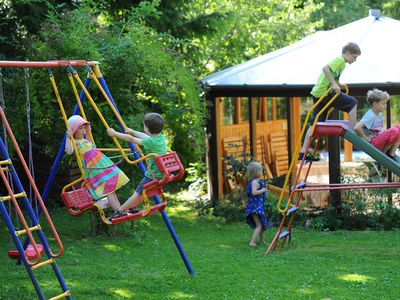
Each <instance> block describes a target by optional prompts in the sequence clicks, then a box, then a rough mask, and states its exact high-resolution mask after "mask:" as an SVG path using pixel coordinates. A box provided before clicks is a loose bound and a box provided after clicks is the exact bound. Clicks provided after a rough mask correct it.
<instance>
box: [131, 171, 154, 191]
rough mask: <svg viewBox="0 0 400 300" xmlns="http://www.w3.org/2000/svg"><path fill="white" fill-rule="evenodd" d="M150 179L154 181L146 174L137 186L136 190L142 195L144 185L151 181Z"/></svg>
mask: <svg viewBox="0 0 400 300" xmlns="http://www.w3.org/2000/svg"><path fill="white" fill-rule="evenodd" d="M150 181H153V179H150V178H147V177H146V176H144V177H143V178H142V181H140V183H139V185H138V186H137V187H136V190H135V192H136V193H138V194H139V195H140V194H141V193H142V192H143V188H144V185H145V184H146V183H149V182H150Z"/></svg>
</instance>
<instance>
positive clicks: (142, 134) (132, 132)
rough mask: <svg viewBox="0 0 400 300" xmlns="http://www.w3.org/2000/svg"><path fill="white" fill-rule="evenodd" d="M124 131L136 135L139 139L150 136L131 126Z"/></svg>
mask: <svg viewBox="0 0 400 300" xmlns="http://www.w3.org/2000/svg"><path fill="white" fill-rule="evenodd" d="M126 133H127V134H130V135H133V136H134V137H137V138H139V139H147V138H149V137H150V136H149V135H147V134H146V133H144V132H141V131H137V130H133V129H131V128H128V129H127V130H126Z"/></svg>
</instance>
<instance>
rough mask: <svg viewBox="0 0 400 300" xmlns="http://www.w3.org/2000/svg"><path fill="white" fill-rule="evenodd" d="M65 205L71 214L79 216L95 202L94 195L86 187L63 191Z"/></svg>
mask: <svg viewBox="0 0 400 300" xmlns="http://www.w3.org/2000/svg"><path fill="white" fill-rule="evenodd" d="M61 197H62V199H63V202H64V205H65V207H66V208H67V211H68V213H69V214H70V215H72V216H74V217H77V216H80V215H81V214H83V213H84V211H85V210H87V209H89V208H91V207H92V206H93V204H94V201H93V199H92V197H91V196H90V194H89V192H88V190H87V189H86V188H85V187H82V188H79V189H73V190H71V191H68V192H63V193H61Z"/></svg>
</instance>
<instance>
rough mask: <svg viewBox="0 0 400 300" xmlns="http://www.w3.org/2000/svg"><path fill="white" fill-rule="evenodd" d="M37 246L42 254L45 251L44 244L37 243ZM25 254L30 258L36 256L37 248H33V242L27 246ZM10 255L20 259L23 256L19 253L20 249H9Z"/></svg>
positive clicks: (12, 257)
mask: <svg viewBox="0 0 400 300" xmlns="http://www.w3.org/2000/svg"><path fill="white" fill-rule="evenodd" d="M37 248H38V250H39V253H40V256H42V254H43V252H44V247H43V245H42V244H37ZM25 256H26V257H27V259H29V260H31V259H34V258H36V252H35V249H34V248H33V246H32V245H31V244H29V245H28V247H26V249H25ZM8 257H9V258H11V259H20V258H21V254H20V253H19V251H18V250H10V251H8Z"/></svg>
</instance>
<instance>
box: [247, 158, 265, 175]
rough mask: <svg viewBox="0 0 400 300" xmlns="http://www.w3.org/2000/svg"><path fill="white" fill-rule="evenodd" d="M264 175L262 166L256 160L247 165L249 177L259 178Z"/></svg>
mask: <svg viewBox="0 0 400 300" xmlns="http://www.w3.org/2000/svg"><path fill="white" fill-rule="evenodd" d="M261 175H262V166H261V164H260V163H258V162H256V161H252V162H251V163H249V165H248V166H247V176H248V177H249V178H258V177H261Z"/></svg>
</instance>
